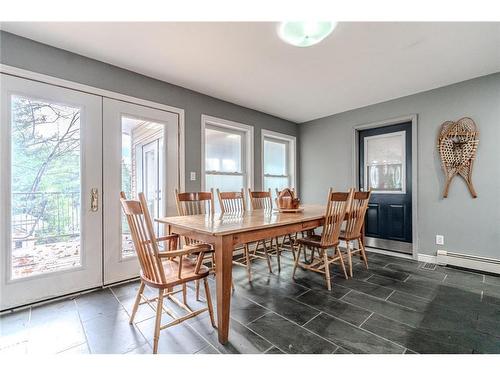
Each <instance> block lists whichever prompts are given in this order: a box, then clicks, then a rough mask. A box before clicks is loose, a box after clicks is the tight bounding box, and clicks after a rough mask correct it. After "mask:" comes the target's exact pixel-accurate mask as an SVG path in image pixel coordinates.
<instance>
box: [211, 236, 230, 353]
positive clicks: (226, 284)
mask: <svg viewBox="0 0 500 375" xmlns="http://www.w3.org/2000/svg"><path fill="white" fill-rule="evenodd" d="M232 268H233V241H232V236H220V237H217V239H216V242H215V275H216V280H217V325H218V331H219V342H220V343H221V344H225V343H227V340H228V336H229V312H230V308H231V289H232V288H231V279H232Z"/></svg>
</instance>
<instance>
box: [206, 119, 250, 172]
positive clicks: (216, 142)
mask: <svg viewBox="0 0 500 375" xmlns="http://www.w3.org/2000/svg"><path fill="white" fill-rule="evenodd" d="M242 142H243V135H242V134H237V133H232V132H231V133H229V132H225V131H222V130H216V129H213V128H208V127H207V128H206V129H205V170H206V171H216V172H238V173H241V172H242V161H241V153H242Z"/></svg>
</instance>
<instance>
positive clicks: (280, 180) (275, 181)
mask: <svg viewBox="0 0 500 375" xmlns="http://www.w3.org/2000/svg"><path fill="white" fill-rule="evenodd" d="M289 187H290V181H289V179H288V177H264V190H267V189H271V193H272V194H273V196H275V195H276V189H278V190H279V191H281V190H283V189H284V188H289Z"/></svg>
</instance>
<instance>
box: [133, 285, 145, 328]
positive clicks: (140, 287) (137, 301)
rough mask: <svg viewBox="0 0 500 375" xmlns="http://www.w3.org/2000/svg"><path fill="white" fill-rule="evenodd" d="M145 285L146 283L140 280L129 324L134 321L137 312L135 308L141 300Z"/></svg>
mask: <svg viewBox="0 0 500 375" xmlns="http://www.w3.org/2000/svg"><path fill="white" fill-rule="evenodd" d="M145 286H146V285H145V284H144V282H143V281H142V280H141V285H140V286H139V290H138V291H137V296H136V297H135V302H134V307H133V308H132V314H131V315H130V320H129V323H130V324H132V323H133V322H134V318H135V313H136V312H137V309H138V307H139V302H141V295H142V293H143V292H144V287H145Z"/></svg>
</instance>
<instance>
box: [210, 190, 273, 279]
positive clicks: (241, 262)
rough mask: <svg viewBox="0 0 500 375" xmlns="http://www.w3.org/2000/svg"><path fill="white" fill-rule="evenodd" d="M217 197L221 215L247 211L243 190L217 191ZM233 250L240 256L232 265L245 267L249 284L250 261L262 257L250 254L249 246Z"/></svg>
mask: <svg viewBox="0 0 500 375" xmlns="http://www.w3.org/2000/svg"><path fill="white" fill-rule="evenodd" d="M217 197H218V198H219V204H220V207H221V212H222V213H223V214H242V213H244V212H246V211H247V205H246V199H245V190H243V189H241V191H236V192H222V191H220V190H219V189H217ZM234 250H235V251H241V252H242V254H241V255H240V256H237V257H236V258H233V264H236V265H238V266H243V267H245V268H246V270H247V276H248V281H249V282H251V281H252V268H251V266H252V260H254V259H255V258H262V257H261V256H260V255H259V254H257V253H256V254H254V253H251V252H250V246H249V244H243V246H240V247H238V248H235V249H234ZM268 266H270V262H269V263H268Z"/></svg>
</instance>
